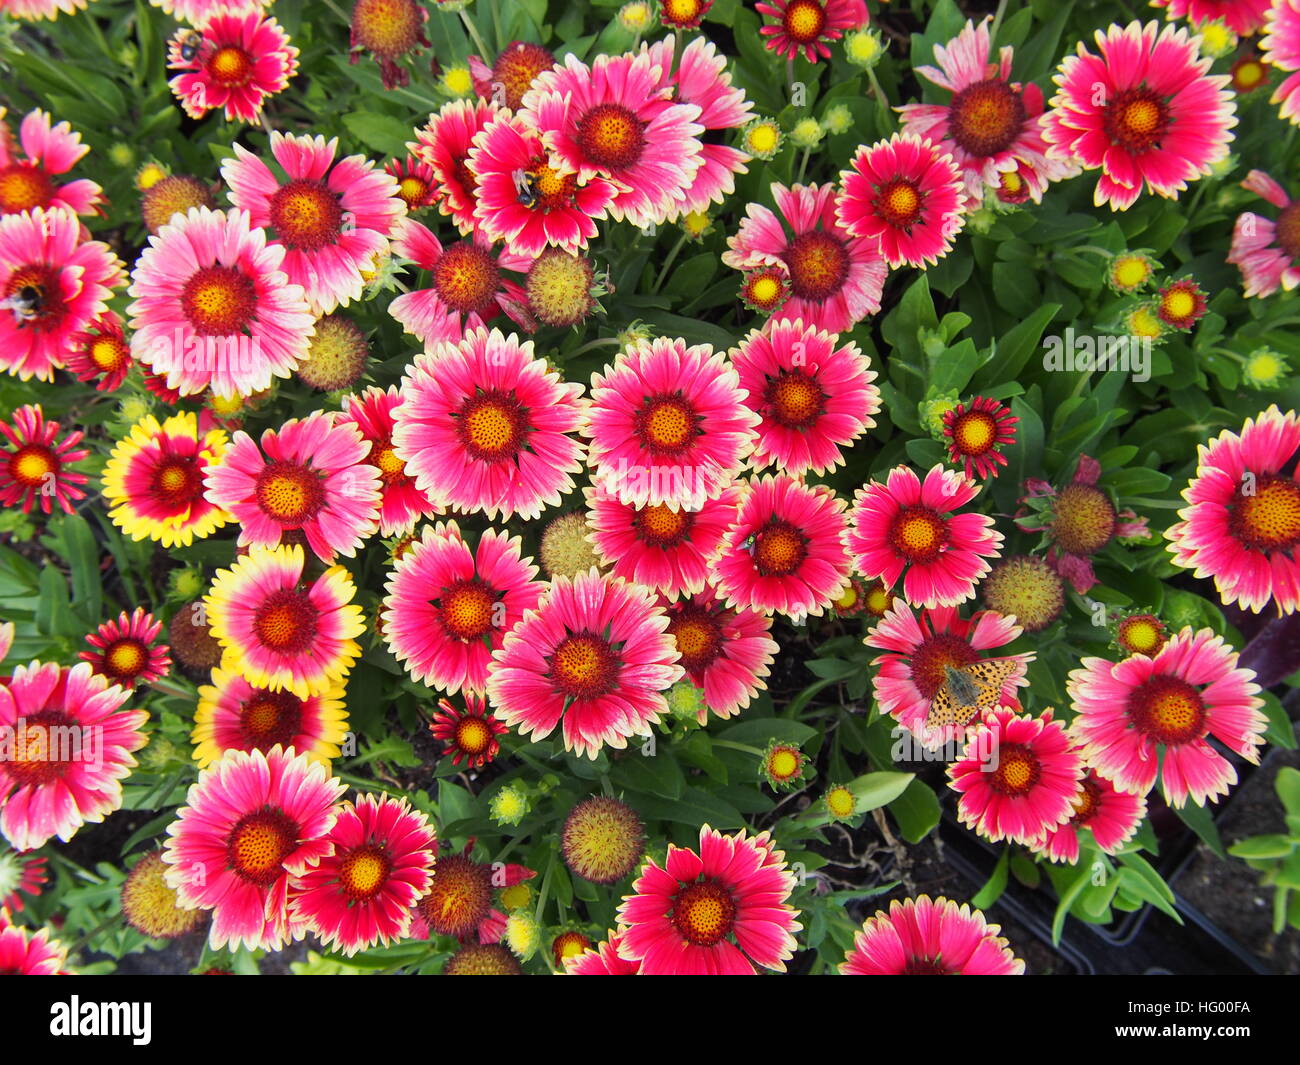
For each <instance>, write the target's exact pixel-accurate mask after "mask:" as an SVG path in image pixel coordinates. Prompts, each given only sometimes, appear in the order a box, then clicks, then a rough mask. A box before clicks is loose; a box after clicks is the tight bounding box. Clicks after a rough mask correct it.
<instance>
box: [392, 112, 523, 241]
mask: <svg viewBox="0 0 1300 1065" xmlns="http://www.w3.org/2000/svg"><path fill="white" fill-rule="evenodd" d="M503 113H505V109H504V108H502V107H501V106H500V105H498V104H497V103H496V102H494V101H492V100H490V99H488V100H476V101H474V102H472V103H471V102H470V101H468V100H453V101H451V102H450V103H447V104H443V106H442V109H441V110H439V111H438V113H437V114H433V115H430V116H429V121H428V123H427V124H426V125H425V126H424V127H423V128H422V129H418V130H416V131H415V142H414V143H411V144H407V146H406V147H407V149H408V150H409V151H410V152H411V154H412V155H414V156H415V157H416V158H417V159H419V160H421V161H422V162H424V163H427V164H428V165H429V168H430V169H431V170H432V171H433V176H434V179H435V187H436V188H437V189H438V190H439V200H438V210H439V211H441V212H442V213H443V214H444V215H447V216H449V217H450V218H451V220H452V221H453V222H455V223H456V228H457V229H459V230H460V232H461V235H462V236H464V235H468V234H469V233H472V232H473V231H474V229H475V222H474V208H475V205H476V202H477V189H478V183H477V180H476V179H475V177H474V172H473V171H472V170H470V168H469V153H470V151H471V149H472V148H473V146H474V138H475V137H476V136H478V134H479V132H480V131H481V130H482V129H483V128H484V127H485V126H486V125H487V124H488V122H489V121H491V120H492V119H493V118H495V117H496V116H497V115H499V114H503ZM402 254H403V255H406V256H407V257H408V258H416V256H414V255H411V254H410V252H402Z"/></svg>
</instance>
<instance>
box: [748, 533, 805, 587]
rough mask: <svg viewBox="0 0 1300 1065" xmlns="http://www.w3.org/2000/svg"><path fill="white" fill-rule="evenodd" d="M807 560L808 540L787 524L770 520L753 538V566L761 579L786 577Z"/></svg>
mask: <svg viewBox="0 0 1300 1065" xmlns="http://www.w3.org/2000/svg"><path fill="white" fill-rule="evenodd" d="M807 557H808V538H807V537H806V536H804V534H803V533H801V532H800V531H799V530H798V529H796V528H795V527H794V526H793V525H792V524H790V522H788V521H783V520H781V519H780V518H773V519H772V520H771V521H769V522H768V523H767V525H765V526H764V527H763V528H762V529H761V530H759V532H757V533H756V534H755V536H754V566H755V568H756V569H757V570H758V572H759V573H760V574H762V575H763V576H764V577H787V576H789V575H790V574H791V573H794V572H795V570H797V569H798V568H799V567H800V566H801V565H803V561H804V559H805V558H807Z"/></svg>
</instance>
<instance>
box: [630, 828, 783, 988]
mask: <svg viewBox="0 0 1300 1065" xmlns="http://www.w3.org/2000/svg"><path fill="white" fill-rule="evenodd" d="M794 886H795V880H794V876H793V874H791V872H790V871H789V869H788V867H787V865H786V861H785V854H784V852H782V851H779V850H777V849H776V845H775V843H774V842H773V841H772V839H771V837H770V836H769V834H768V833H766V832H763V833H760V834H759V835H757V836H750V835H749V834H748V833H746V832H737V833H736V834H735V835H732V836H724V835H723V834H722V833H721V832H718V831H715V830H714V829H712V828H710V827H709V826H708V825H707V824H706V825H704V826H703V827H701V828H700V847H699V851H698V853H697V852H696V851H693V850H691V849H689V848H687V847H678V846H676V845H675V844H672V843H670V844H669V845H668V857H667V859H666V861H665V862H664V864H663V865H662V866H660V865H659V864H658V863H657V862H655V861H654V860H651V861H649V862H647V863H646V866H645V868H644V869H643V870H642V872H641V875H640V877H638V878H637V880H636V881H635V882H634V883H633V885H632V894H631V895H628V896H625V897H624V899H623V904H622V905H621V906H620V907H619V909H618V919H619V921H620V923H621V924H623V925H626V926H627V927H626V930H625V931H624V932H623V935H622V938H621V940H620V941H619V944H618V953H619V955H620V956H621V957H623V958H625V959H626V960H628V961H639V962H640V963H641V972H642V974H643V975H646V976H753V975H755V974H756V973H757V971H758V969H760V968H763V969H772V970H775V971H777V972H784V971H785V963H786V962H787V961H788V960H789V959H790V958H791V957H793V955H794V951H795V946H796V942H795V937H794V933H795V932H798V931H799V930H800V929H802V927H803V926H802V925H801V924H800V923H799V922H798V920H797V918H798V916H799V911H798V910H796V909H795V908H794V907H793V906H791V905H790V904H789V901H788V900H789V898H790V893H791V892H792V891H793V890H794Z"/></svg>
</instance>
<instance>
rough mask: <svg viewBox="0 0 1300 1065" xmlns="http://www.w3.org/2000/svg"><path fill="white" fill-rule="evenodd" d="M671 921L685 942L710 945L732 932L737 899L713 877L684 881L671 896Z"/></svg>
mask: <svg viewBox="0 0 1300 1065" xmlns="http://www.w3.org/2000/svg"><path fill="white" fill-rule="evenodd" d="M672 922H673V926H674V927H675V928H676V929H677V931H678V932H679V933H680V935H681V937H682V938H683V939H684V940H686V942H688V943H691V944H694V945H695V946H697V947H711V946H713V945H714V944H716V943H721V942H722V940H724V939H726V938H727V936H729V935H730V934H731V930H732V928H733V927H734V926H735V923H736V901H735V899H733V898H732V897H731V892H729V891H728V890H727V889H726V888H724V887H723V886H722V885H721V884H719V883H718V882H717V881H715V880H705V881H703V882H702V883H699V884H685V885H683V886H682V888H681V889H680V890H679V891H678V892H677V896H676V897H675V898H674V899H673V909H672Z"/></svg>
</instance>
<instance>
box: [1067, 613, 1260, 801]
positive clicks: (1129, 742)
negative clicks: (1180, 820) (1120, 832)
mask: <svg viewBox="0 0 1300 1065" xmlns="http://www.w3.org/2000/svg"><path fill="white" fill-rule="evenodd" d="M1066 690H1067V691H1069V693H1070V698H1071V700H1072V701H1073V703H1074V709H1075V711H1076V717H1075V719H1074V721H1073V723H1072V724H1071V726H1070V728H1071V732H1072V734H1073V735H1074V737H1075V739H1076V741H1077V742H1078V744H1079V746H1080V749H1081V751H1082V754H1083V758H1084V761H1085V762H1086V763H1087V764H1088V765H1089V766H1090V767H1091V768H1093V769H1095V770H1096V771H1097V774H1098V775H1099V776H1102V777H1105V778H1106V779H1107V780H1109V781H1110V782H1111V783H1112V784H1114V785H1115V787H1116V788H1118V789H1119V790H1120V791H1126V792H1130V793H1131V794H1134V795H1145V794H1146V793H1147V792H1149V791H1150V790H1151V789H1152V787H1154V786H1155V782H1156V774H1157V773H1159V775H1160V788H1161V791H1162V792H1163V793H1164V797H1165V801H1166V802H1168V803H1169V805H1170V806H1174V807H1181V806H1183V805H1184V804H1185V803H1186V802H1187V799H1188V798H1189V797H1190V798H1191V800H1192V801H1193V802H1194V803H1196V804H1197V805H1200V806H1204V805H1205V804H1206V803H1207V802H1210V801H1217V800H1218V798H1219V797H1220V796H1223V795H1227V794H1228V789H1229V787H1230V786H1231V785H1233V784H1235V783H1236V782H1237V770H1236V769H1235V768H1234V767H1233V765H1232V763H1231V762H1229V761H1228V760H1227V759H1226V758H1224V757H1223V755H1221V754H1220V753H1219V752H1218V751H1217V750H1216V749H1215V748H1214V747H1213V746H1211V744H1210V742H1209V737H1211V736H1213V737H1214V739H1216V740H1217V741H1218V742H1219V743H1221V744H1222V745H1223V746H1224V747H1226V748H1228V749H1229V750H1230V751H1233V752H1235V753H1236V754H1239V755H1240V756H1241V757H1242V758H1245V759H1246V760H1247V761H1248V762H1252V763H1254V764H1258V763H1259V748H1260V746H1261V745H1262V744H1263V742H1264V729H1265V728H1266V727H1267V724H1268V722H1267V719H1266V718H1265V717H1264V714H1263V712H1262V710H1261V709H1260V708H1261V707H1262V706H1263V705H1264V701H1263V700H1262V699H1260V698H1259V690H1260V688H1259V685H1258V684H1256V683H1255V674H1254V672H1253V671H1251V670H1249V669H1245V668H1242V667H1241V666H1239V665H1238V664H1237V652H1236V651H1234V650H1233V649H1232V647H1230V646H1229V645H1228V644H1227V643H1226V642H1225V641H1224V639H1223V637H1221V636H1216V635H1215V634H1214V633H1213V632H1211V631H1210V630H1209V629H1201V630H1200V631H1199V632H1193V631H1192V630H1191V629H1190V628H1185V629H1183V630H1182V631H1181V632H1179V633H1177V634H1175V635H1174V636H1172V637H1170V639H1169V642H1168V643H1166V644H1165V645H1164V647H1162V648H1161V649H1160V650H1159V651H1158V652H1157V653H1156V654H1155V655H1154V656H1153V657H1148V656H1147V655H1130V656H1129V657H1128V658H1126V659H1124V660H1123V661H1122V662H1108V661H1106V660H1105V659H1102V658H1085V659H1084V660H1083V663H1082V668H1080V669H1076V670H1074V671H1073V672H1071V673H1070V677H1069V680H1068V681H1067V682H1066Z"/></svg>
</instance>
